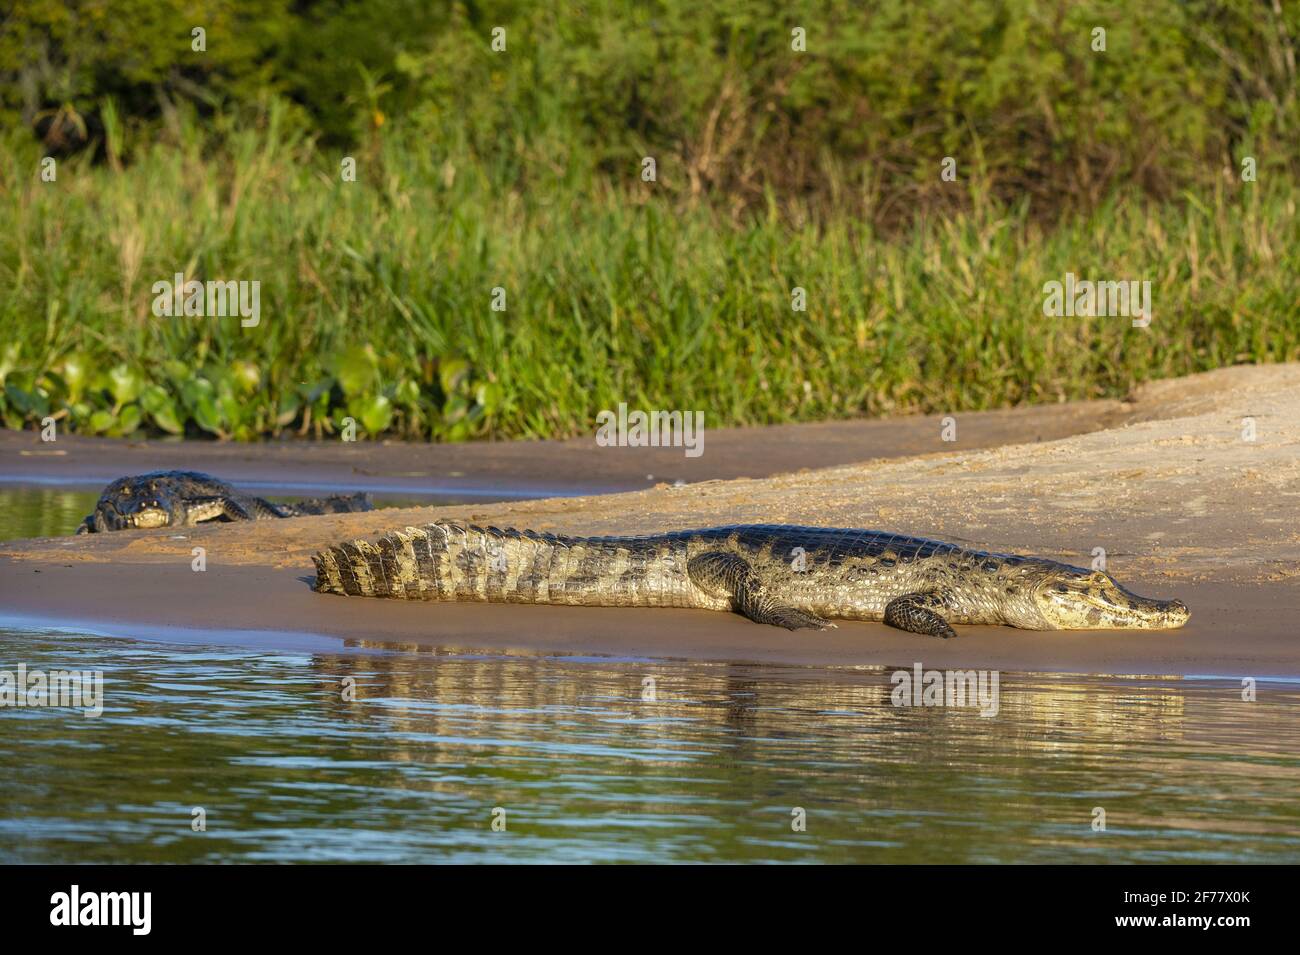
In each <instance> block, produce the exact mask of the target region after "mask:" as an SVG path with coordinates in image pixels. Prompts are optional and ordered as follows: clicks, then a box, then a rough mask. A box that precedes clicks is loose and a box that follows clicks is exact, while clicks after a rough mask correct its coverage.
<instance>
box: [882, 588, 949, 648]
mask: <svg viewBox="0 0 1300 955" xmlns="http://www.w3.org/2000/svg"><path fill="white" fill-rule="evenodd" d="M944 609H946V601H945V600H944V596H943V594H940V593H924V594H903V595H902V596H901V597H895V598H894V599H893V600H891V601H890V602H889V603H887V604H885V623H887V624H888V625H889V626H891V627H897V628H898V629H899V630H907V631H908V632H909V633H923V634H925V635H926V636H929V637H943V638H944V639H947V638H948V637H955V636H957V634H956V633H955V632H954V631H953V629H952V627H950V626H949V625H948V621H947V620H946V619H945V618H944V616H943V613H942V612H941V611H943V610H944Z"/></svg>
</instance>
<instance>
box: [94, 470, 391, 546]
mask: <svg viewBox="0 0 1300 955" xmlns="http://www.w3.org/2000/svg"><path fill="white" fill-rule="evenodd" d="M373 509H374V505H373V504H372V503H371V502H370V495H368V494H350V495H346V496H343V495H336V496H334V497H327V498H324V499H317V498H312V499H310V500H306V501H298V502H297V503H295V504H272V503H271V502H270V501H268V500H266V499H265V498H260V497H253V496H252V495H249V494H240V493H238V492H237V491H236V490H235V489H234V488H232V487H231V486H230V485H229V484H227V483H226V482H225V481H220V480H218V479H217V478H214V477H213V476H212V475H210V474H200V473H199V472H198V471H150V472H149V473H148V474H140V475H137V476H135V477H124V478H118V479H117V480H116V481H114V482H113V483H112V484H110V485H109V486H108V487H106V488H104V493H103V494H101V495H100V496H99V503H98V504H96V505H95V510H94V512H93V513H92V514H90V515H89V516H88V517H87V518H86V519H85V520H83V521H82V522H81V526H80V527H78V528H77V533H78V534H90V533H96V532H100V531H121V530H126V529H128V528H143V527H187V526H190V525H193V524H200V523H203V522H204V521H259V520H266V519H270V518H279V517H300V516H302V515H304V514H347V513H351V512H353V511H370V510H373Z"/></svg>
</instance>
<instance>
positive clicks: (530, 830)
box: [0, 631, 1300, 862]
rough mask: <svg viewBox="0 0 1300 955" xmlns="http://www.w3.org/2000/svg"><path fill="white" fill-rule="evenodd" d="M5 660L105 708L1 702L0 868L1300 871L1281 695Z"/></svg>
mask: <svg viewBox="0 0 1300 955" xmlns="http://www.w3.org/2000/svg"><path fill="white" fill-rule="evenodd" d="M20 662H21V663H25V664H26V665H27V666H28V667H29V668H44V669H47V670H48V669H55V668H70V669H101V670H103V671H104V680H105V686H104V692H105V709H104V713H103V715H102V716H100V717H99V718H89V717H87V716H85V715H83V714H81V713H79V712H77V711H73V710H66V709H54V708H43V709H4V708H0V861H10V862H12V861H18V862H37V861H39V862H74V861H95V862H118V861H131V862H144V861H168V862H207V861H347V862H357V861H381V862H399V861H400V862H419V861H434V860H458V861H674V860H676V861H686V860H700V861H724V860H754V861H825V862H835V861H873V862H993V861H1000V862H1022V861H1024V862H1101V861H1130V862H1174V861H1178V862H1188V861H1203V862H1240V861H1262V862H1283V861H1286V862H1296V861H1298V860H1300V808H1297V805H1296V802H1295V793H1296V791H1297V784H1298V783H1300V743H1297V740H1296V734H1295V732H1294V728H1295V716H1296V714H1297V713H1298V712H1300V709H1297V707H1298V706H1300V688H1297V687H1295V686H1286V685H1261V688H1260V691H1259V700H1258V702H1254V703H1245V702H1242V700H1241V695H1240V688H1239V686H1237V685H1236V684H1235V683H1232V682H1228V681H1225V682H1204V683H1196V682H1189V681H1183V680H1174V679H1162V680H1145V679H1144V680H1137V679H1117V680H1102V679H1088V678H1078V677H1049V676H1036V675H1035V676H1024V675H1019V674H1010V673H1003V674H1002V680H1001V709H1000V712H999V714H998V715H997V716H996V717H994V718H992V719H986V718H982V717H980V716H979V715H978V713H977V712H975V711H972V710H957V709H942V708H896V707H893V706H891V705H890V702H889V691H890V689H891V684H890V682H889V674H888V673H886V672H882V671H876V670H866V671H864V670H832V671H828V670H815V669H804V668H796V667H786V668H770V667H758V666H742V665H724V664H714V665H711V664H701V663H690V664H679V663H672V662H637V661H612V660H592V659H577V658H572V659H565V658H539V657H533V656H523V655H519V656H475V655H472V654H468V653H456V654H448V653H438V654H434V653H430V652H424V653H416V652H400V651H399V652H393V651H391V650H390V651H389V652H385V653H377V652H368V651H365V650H364V649H362V648H359V647H353V648H349V649H347V650H343V651H341V652H339V653H336V654H283V653H280V654H276V653H268V652H265V651H254V650H242V649H230V648H212V649H205V648H202V647H186V648H180V647H171V646H167V645H162V644H151V643H136V642H132V641H125V640H115V639H110V638H105V637H90V636H83V637H78V636H70V635H66V634H53V633H39V632H38V633H31V632H13V631H0V669H8V670H13V669H14V668H15V667H16V665H17V664H18V663H20ZM647 678H653V680H654V689H655V695H656V696H657V700H654V701H647V700H643V699H642V697H643V693H644V692H645V690H646V683H645V681H646V679H647ZM353 681H354V682H355V696H356V699H355V701H351V702H350V701H348V700H346V699H345V698H344V696H345V694H344V688H345V687H346V686H348V685H350V684H351V683H352V682H353ZM195 807H202V808H203V809H204V810H205V812H206V817H207V831H206V832H194V831H192V829H191V818H192V810H193V809H194V808H195ZM1095 807H1100V808H1102V809H1104V810H1105V812H1106V823H1107V831H1105V832H1094V831H1093V830H1092V827H1091V823H1092V820H1093V810H1094V808H1095ZM797 808H801V809H803V810H804V811H805V812H806V817H807V829H806V831H805V832H795V831H792V827H791V821H792V815H791V813H792V810H795V809H797ZM494 809H503V810H504V811H505V813H504V817H505V824H506V829H505V831H493V828H492V819H493V810H494Z"/></svg>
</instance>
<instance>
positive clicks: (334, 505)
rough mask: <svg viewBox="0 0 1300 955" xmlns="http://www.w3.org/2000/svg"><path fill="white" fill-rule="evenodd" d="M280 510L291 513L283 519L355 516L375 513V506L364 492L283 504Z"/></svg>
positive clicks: (284, 515)
mask: <svg viewBox="0 0 1300 955" xmlns="http://www.w3.org/2000/svg"><path fill="white" fill-rule="evenodd" d="M280 508H281V509H282V510H286V511H288V512H289V513H288V514H283V515H281V516H283V517H301V516H302V515H304V514H355V513H358V512H360V511H373V510H374V509H375V504H374V502H373V501H371V500H370V495H369V494H368V493H366V492H364V491H358V492H357V493H356V494H335V495H333V496H332V497H327V498H323V499H322V498H318V497H313V498H309V499H308V500H306V501H299V502H298V503H296V504H281V505H280Z"/></svg>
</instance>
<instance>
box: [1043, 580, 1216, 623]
mask: <svg viewBox="0 0 1300 955" xmlns="http://www.w3.org/2000/svg"><path fill="white" fill-rule="evenodd" d="M1033 598H1034V605H1035V607H1036V608H1037V610H1038V612H1039V614H1040V615H1041V616H1042V617H1043V619H1044V621H1045V622H1046V624H1047V626H1048V627H1051V628H1053V629H1056V630H1176V629H1177V628H1179V627H1181V626H1182V625H1183V624H1185V623H1186V622H1187V618H1188V617H1189V616H1191V614H1190V612H1189V611H1188V609H1187V605H1186V604H1185V603H1183V602H1182V601H1181V600H1153V599H1151V598H1149V597H1139V596H1138V595H1137V594H1135V593H1132V592H1131V591H1129V590H1126V589H1125V588H1123V587H1122V586H1120V585H1119V584H1117V583H1116V582H1115V581H1114V580H1113V579H1111V577H1110V576H1109V575H1107V574H1104V573H1102V572H1101V571H1091V572H1090V571H1086V570H1082V569H1079V568H1077V567H1067V566H1064V565H1060V566H1059V568H1057V569H1054V570H1053V571H1051V572H1048V573H1046V574H1044V577H1043V580H1042V581H1041V582H1040V583H1039V584H1038V585H1037V587H1035V589H1034V594H1033Z"/></svg>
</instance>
